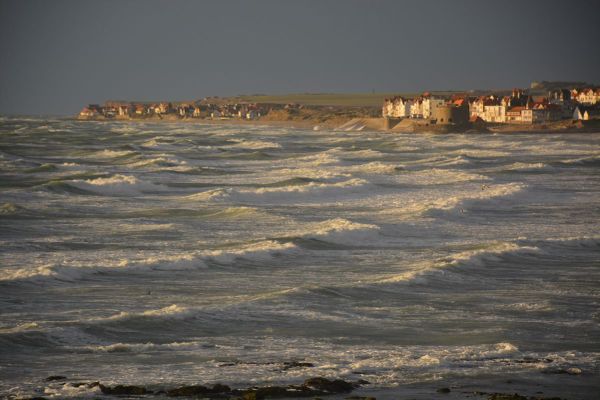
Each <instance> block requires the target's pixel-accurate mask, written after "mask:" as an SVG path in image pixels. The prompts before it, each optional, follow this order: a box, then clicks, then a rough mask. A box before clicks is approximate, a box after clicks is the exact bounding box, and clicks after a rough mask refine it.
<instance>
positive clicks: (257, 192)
mask: <svg viewBox="0 0 600 400" xmlns="http://www.w3.org/2000/svg"><path fill="white" fill-rule="evenodd" d="M368 185H369V182H367V181H365V180H363V179H356V178H355V179H350V180H346V181H343V182H338V183H316V182H309V183H307V184H305V185H291V186H283V187H264V188H259V189H214V190H209V191H206V192H201V193H197V194H194V195H191V196H187V197H186V199H187V200H202V201H207V200H210V201H225V200H229V201H237V202H248V203H264V202H286V201H309V202H319V201H323V200H335V199H336V198H337V197H339V196H347V195H351V194H353V193H357V192H361V191H364V189H365V187H367V186H368Z"/></svg>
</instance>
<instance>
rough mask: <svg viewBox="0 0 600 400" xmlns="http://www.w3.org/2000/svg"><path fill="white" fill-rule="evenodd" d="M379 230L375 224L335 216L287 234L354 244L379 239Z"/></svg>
mask: <svg viewBox="0 0 600 400" xmlns="http://www.w3.org/2000/svg"><path fill="white" fill-rule="evenodd" d="M379 231H380V228H379V227H378V226H377V225H372V224H360V223H356V222H352V221H349V220H347V219H343V218H335V219H330V220H327V221H323V222H318V223H312V224H308V225H307V226H306V227H304V228H303V229H301V230H297V231H293V232H291V233H289V234H288V236H296V237H298V236H299V237H303V238H307V239H319V240H324V241H328V242H333V243H340V244H350V245H355V244H364V243H365V242H367V243H373V242H376V241H378V240H380V239H381V237H380V236H379Z"/></svg>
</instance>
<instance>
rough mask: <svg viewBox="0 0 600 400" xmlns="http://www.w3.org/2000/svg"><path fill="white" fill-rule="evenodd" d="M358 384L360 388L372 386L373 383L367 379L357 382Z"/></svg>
mask: <svg viewBox="0 0 600 400" xmlns="http://www.w3.org/2000/svg"><path fill="white" fill-rule="evenodd" d="M356 384H357V385H358V386H362V385H370V384H371V382H369V381H368V380H366V379H359V380H357V381H356Z"/></svg>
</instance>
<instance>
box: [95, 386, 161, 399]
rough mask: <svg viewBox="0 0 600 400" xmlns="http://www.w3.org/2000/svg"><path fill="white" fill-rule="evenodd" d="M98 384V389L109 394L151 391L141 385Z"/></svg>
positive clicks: (135, 394)
mask: <svg viewBox="0 0 600 400" xmlns="http://www.w3.org/2000/svg"><path fill="white" fill-rule="evenodd" d="M98 386H100V390H101V391H102V393H103V394H110V395H114V396H141V395H144V394H150V393H152V392H151V391H149V390H147V389H146V388H145V387H143V386H133V385H131V386H128V385H117V386H114V387H110V386H104V385H103V384H99V385H98Z"/></svg>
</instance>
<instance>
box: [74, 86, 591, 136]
mask: <svg viewBox="0 0 600 400" xmlns="http://www.w3.org/2000/svg"><path fill="white" fill-rule="evenodd" d="M77 118H78V119H80V120H96V121H100V120H119V121H147V122H151V121H171V122H174V121H180V122H203V123H235V124H263V125H278V126H289V127H298V128H312V129H316V130H317V129H337V130H345V131H361V130H381V131H390V132H440V133H442V132H600V87H599V86H595V85H591V84H587V83H585V82H545V81H544V82H533V83H532V84H531V86H530V88H528V89H512V90H471V91H430V92H423V93H358V94H328V93H315V94H313V93H305V94H289V95H264V94H256V95H240V96H234V97H205V98H203V99H201V100H195V101H156V102H148V101H106V102H105V103H104V104H103V105H99V104H89V105H88V106H87V107H84V108H83V109H82V110H81V112H80V113H79V114H78V116H77Z"/></svg>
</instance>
